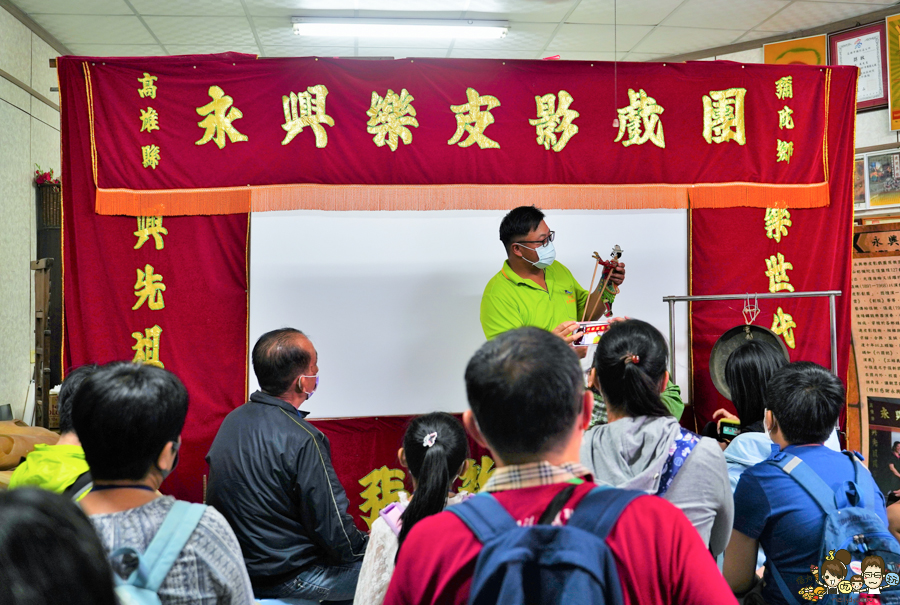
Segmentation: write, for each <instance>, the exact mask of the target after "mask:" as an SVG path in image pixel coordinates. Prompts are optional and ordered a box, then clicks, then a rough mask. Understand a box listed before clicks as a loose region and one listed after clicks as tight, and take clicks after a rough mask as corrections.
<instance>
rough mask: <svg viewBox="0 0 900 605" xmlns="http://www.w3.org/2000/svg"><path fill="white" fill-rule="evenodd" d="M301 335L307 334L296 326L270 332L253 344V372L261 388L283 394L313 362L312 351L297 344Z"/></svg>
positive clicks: (272, 393) (272, 392)
mask: <svg viewBox="0 0 900 605" xmlns="http://www.w3.org/2000/svg"><path fill="white" fill-rule="evenodd" d="M297 336H306V335H305V334H304V333H303V332H301V331H300V330H295V329H294V328H280V329H278V330H272V331H271V332H266V333H265V334H263V335H262V336H260V337H259V340H257V341H256V344H255V345H253V355H252V358H253V372H254V374H256V381H257V382H258V383H259V388H260V389H262V390H263V391H265V392H266V393H268V394H269V395H274V396H276V397H277V396H279V395H282V394H284V392H285V391H287V390H288V388H290V386H291V383H292V382H294V380H296V378H297V376H299V375H301V374H303V372H305V371H306V370H307V369H308V368H309V364H310V362H311V361H312V355H311V354H310V352H309V351H308V350H307V349H305V348H304V347H301V346H299V345H298V344H297Z"/></svg>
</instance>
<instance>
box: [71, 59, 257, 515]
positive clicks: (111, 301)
mask: <svg viewBox="0 0 900 605" xmlns="http://www.w3.org/2000/svg"><path fill="white" fill-rule="evenodd" d="M59 80H60V88H61V97H62V156H63V160H62V166H63V174H62V183H63V221H64V226H63V232H64V251H63V260H64V265H63V287H64V305H65V307H64V308H65V318H64V330H65V337H64V362H63V366H64V367H74V366H80V365H82V364H85V363H106V362H109V361H114V360H136V361H144V362H146V363H153V364H156V365H159V366H165V368H166V369H167V370H171V371H172V372H174V373H175V374H176V375H177V376H178V377H179V378H180V379H181V380H182V381H183V382H184V384H185V386H186V387H187V390H188V393H189V394H190V407H189V411H188V417H187V423H186V425H185V427H184V432H183V435H182V437H183V440H184V446H183V447H182V448H181V455H180V462H179V465H178V468H177V469H176V471H175V472H174V473H173V475H172V476H171V477H170V478H169V479H167V480H166V484H165V489H166V490H167V491H168V492H170V493H172V494H174V495H176V496H178V497H180V498H185V499H189V500H194V501H200V500H201V499H202V497H203V483H202V479H201V477H202V476H203V475H205V474H206V472H207V471H206V462H205V461H204V459H203V458H204V456H205V455H206V452H207V450H208V449H209V445H210V444H211V443H212V440H213V438H214V437H215V435H216V431H217V430H218V427H219V424H220V423H221V421H222V419H223V418H224V417H225V415H226V414H227V413H228V412H230V411H231V410H232V409H233V408H234V407H235V406H236V405H239V404H240V403H241V402H243V401H244V400H245V390H246V378H245V376H246V360H247V270H248V265H247V254H246V250H247V234H248V231H247V230H248V226H249V223H248V216H247V215H246V214H232V215H228V216H199V217H165V218H163V217H160V216H157V217H141V218H129V217H114V216H98V215H97V214H95V213H94V202H95V195H96V189H95V187H94V181H93V177H92V174H91V139H90V129H89V122H88V120H87V116H88V107H87V89H86V86H85V78H84V72H83V69H82V65H81V63H80V62H78V61H74V60H72V59H67V58H62V59H60V62H59Z"/></svg>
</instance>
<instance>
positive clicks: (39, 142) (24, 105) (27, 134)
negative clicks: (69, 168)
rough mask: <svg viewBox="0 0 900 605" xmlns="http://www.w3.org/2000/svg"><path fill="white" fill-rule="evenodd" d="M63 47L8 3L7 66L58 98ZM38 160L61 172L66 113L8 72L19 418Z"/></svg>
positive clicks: (2, 150)
mask: <svg viewBox="0 0 900 605" xmlns="http://www.w3.org/2000/svg"><path fill="white" fill-rule="evenodd" d="M56 55H57V53H56V51H54V50H53V49H52V48H51V47H50V46H49V45H48V44H47V43H46V42H44V41H43V40H41V39H40V38H38V37H37V36H36V35H35V34H34V33H32V32H31V30H29V29H28V28H27V27H25V26H24V25H23V24H22V23H20V22H19V21H18V20H17V19H15V18H14V17H13V16H12V15H10V14H9V13H8V12H6V11H5V10H3V9H2V8H0V70H3V71H4V72H6V73H8V74H10V75H11V76H12V77H14V78H16V79H17V80H19V81H21V82H22V83H24V84H26V85H27V86H30V87H32V88H33V89H35V90H37V91H38V92H40V93H41V94H42V95H44V96H46V97H48V98H50V99H51V100H53V101H54V102H57V103H58V96H57V95H56V93H51V92H50V87H51V86H56V70H54V69H50V67H49V59H50V58H52V57H56ZM34 164H40V165H41V168H43V169H45V170H47V169H50V168H53V170H54V172H55V173H57V174H58V173H59V168H60V159H59V112H57V111H56V110H54V109H53V108H51V107H49V106H48V105H46V104H45V103H43V102H41V101H39V100H38V99H36V98H34V97H32V96H31V94H29V93H28V92H25V91H24V90H23V89H22V88H20V87H18V86H16V85H15V84H13V83H12V82H11V81H9V80H7V79H5V78H3V77H0V404H7V403H9V404H12V407H13V414H14V415H15V416H16V417H17V418H19V417H21V413H22V410H23V408H24V404H25V397H26V393H27V391H28V385H29V383H30V382H31V375H32V372H33V365H32V363H31V352H32V350H33V349H34V319H33V318H34V310H33V309H34V295H33V293H32V284H33V277H32V274H31V269H30V266H29V263H30V262H31V261H32V260H34V256H35V253H36V245H37V244H36V239H37V237H36V226H35V192H34V188H33V187H32V185H31V180H32V175H33V173H34Z"/></svg>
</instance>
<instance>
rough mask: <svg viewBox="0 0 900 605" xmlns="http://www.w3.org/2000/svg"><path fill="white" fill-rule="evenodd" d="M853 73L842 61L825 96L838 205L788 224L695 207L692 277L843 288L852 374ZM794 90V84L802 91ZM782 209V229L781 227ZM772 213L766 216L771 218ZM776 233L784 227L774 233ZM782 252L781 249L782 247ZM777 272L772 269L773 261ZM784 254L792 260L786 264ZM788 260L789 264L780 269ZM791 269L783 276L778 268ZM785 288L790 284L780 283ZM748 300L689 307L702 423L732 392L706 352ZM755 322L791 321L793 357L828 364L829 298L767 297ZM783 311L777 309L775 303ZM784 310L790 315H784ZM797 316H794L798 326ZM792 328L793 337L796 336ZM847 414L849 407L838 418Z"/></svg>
mask: <svg viewBox="0 0 900 605" xmlns="http://www.w3.org/2000/svg"><path fill="white" fill-rule="evenodd" d="M855 93H856V74H855V73H854V72H852V71H850V72H847V71H842V72H837V71H835V72H834V73H833V75H832V83H831V91H830V96H829V99H828V103H829V106H830V107H831V108H832V112H833V115H834V116H835V117H836V118H837V119H835V118H832V119H829V121H828V161H829V170H828V173H829V183H828V186H829V189H830V197H831V206H830V207H828V208H815V209H792V210H789V211H788V212H789V215H790V216H789V218H788V220H789V221H790V225H788V224H787V223H785V222H784V219H785V218H787V217H784V216H783V215H779V214H778V213H777V211H770V212H769V213H768V214H767V211H766V210H762V209H754V208H732V209H721V210H693V211H692V212H691V286H692V292H691V294H694V295H710V294H740V293H743V292H769V291H770V290H777V291H781V292H785V291H788V290H787V289H786V288H785V285H786V284H789V285H790V286H791V287H792V288H794V290H795V291H797V292H800V291H814V290H840V291H842V292H843V295H842V296H840V297H838V298H837V300H836V302H837V346H838V373H839V375H840V377H841V379H842V380H844V382H845V383H846V380H847V371H848V365H847V364H848V362H849V354H850V245H851V243H850V239H851V235H852V224H853V151H854V135H855V131H854V128H855V121H854V113H853V109H852V108H853V107H854V103H855ZM795 94H796V92H795ZM779 216H780V217H781V220H782V223H781V225H783V227H784V229H783V230H781V229H778V230H777V231H776V229H777V228H778V224H776V222H777V220H778V219H779ZM767 217H768V219H769V221H768V222H767ZM776 235H777V237H776ZM779 255H781V256H779ZM767 259H768V261H769V263H771V264H772V265H774V269H775V273H776V275H773V276H772V277H773V278H774V279H775V283H773V282H772V281H771V278H770V277H769V276H767V275H766V272H767V271H769V270H770V266H769V264H768V263H767ZM782 261H783V262H784V263H790V265H791V266H792V267H793V268H792V269H791V268H787V267H786V266H785V265H782V264H781V263H782ZM781 269H784V270H783V271H781ZM779 272H780V273H781V274H782V275H783V276H786V277H787V278H788V280H789V281H779V279H781V278H780V277H779V276H778V275H777V273H779ZM783 288H785V289H783ZM742 307H743V303H742V301H725V302H702V303H693V305H692V314H691V337H692V353H693V357H692V367H693V401H694V404H695V405H694V409H695V411H696V415H697V423H698V425H699V426H700V427H702V426H703V425H704V424H705V423H706V422H708V421H709V420H711V418H712V414H713V412H714V411H715V410H716V409H718V408H720V407H725V408H726V409H729V410H731V411H734V407H733V406H732V405H731V402H729V401H727V400H726V399H725V398H724V397H722V396H721V395H719V394H718V392H717V391H716V389H715V387H714V386H713V384H712V380H711V379H710V377H709V356H710V352H711V350H712V346H713V345H714V344H715V341H716V340H717V339H718V338H719V336H721V335H722V334H723V333H724V332H725V331H726V330H728V329H729V328H732V327H734V326H736V325H740V324H742V323H743V318H742V315H741V309H742ZM759 307H760V309H761V313H760V315H759V317H758V319H757V320H756V323H757V324H759V325H762V326H764V327H766V328H773V326H774V327H775V329H776V331H778V330H779V328H780V329H790V330H792V334H791V333H787V334H785V336H782V338H785V342H787V343H788V345H789V346H790V344H791V342H793V344H794V346H795V347H794V348H789V349H788V350H789V352H790V355H791V360H792V361H800V360H803V361H814V362H816V363H819V364H821V365H823V366H825V367H826V368H831V346H830V331H829V312H828V299H827V298H798V299H784V300H777V299H772V300H760V301H759ZM779 308H780V309H781V311H782V314H781V317H780V318H778V319H777V321H776V316H777V315H778V309H779ZM785 316H790V319H787V318H786V317H785ZM792 324H796V326H795V327H792ZM791 336H792V337H793V340H792V341H791V342H789V340H790V338H791ZM841 421H842V423H843V415H842V419H841Z"/></svg>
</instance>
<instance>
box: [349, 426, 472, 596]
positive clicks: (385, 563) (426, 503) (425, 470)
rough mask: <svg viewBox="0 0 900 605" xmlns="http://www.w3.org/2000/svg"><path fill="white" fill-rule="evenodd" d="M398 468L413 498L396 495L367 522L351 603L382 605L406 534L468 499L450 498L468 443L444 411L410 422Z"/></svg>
mask: <svg viewBox="0 0 900 605" xmlns="http://www.w3.org/2000/svg"><path fill="white" fill-rule="evenodd" d="M397 456H398V457H399V458H400V464H402V465H403V466H405V467H406V468H407V469H408V470H409V474H410V476H411V477H412V484H413V495H412V496H411V497H409V498H407V497H406V494H405V493H403V492H401V493H400V501H399V502H395V503H393V504H391V505H389V506H387V507H385V508H384V510H382V511H381V512H380V513H379V516H378V518H377V519H375V522H374V523H372V533H371V536H370V537H369V545H368V546H367V547H366V555H365V557H364V558H363V563H362V569H361V570H360V572H359V582H358V583H357V585H356V596H355V598H354V602H355V603H363V604H365V605H381V603H382V602H383V601H384V595H385V593H386V592H387V588H388V584H389V583H390V581H391V575H392V574H393V573H394V562H395V561H396V559H397V552H398V551H399V549H400V546H401V545H402V544H403V541H404V540H405V539H406V536H407V535H408V534H409V530H411V529H412V528H413V526H414V525H415V524H416V523H418V522H419V521H421V520H422V519H424V518H425V517H430V516H431V515H434V514H437V513H439V512H441V511H442V510H444V507H445V506H448V505H450V504H457V503H458V502H462V501H463V500H465V499H466V498H468V497H469V494H467V493H465V492H461V493H460V494H459V495H453V494H450V493H449V492H450V487H451V486H452V485H453V482H454V481H456V478H457V477H459V476H460V475H462V474H463V473H464V472H465V470H466V469H465V466H466V459H467V458H468V457H469V442H468V440H467V439H466V432H465V430H464V429H463V427H462V424H461V423H460V422H459V420H457V419H456V418H454V417H453V416H451V415H450V414H445V413H444V412H432V413H431V414H426V415H424V416H418V417H416V418H413V420H412V421H411V422H410V424H409V426H408V427H407V429H406V433H405V434H404V436H403V447H402V448H400V451H399V452H397Z"/></svg>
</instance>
